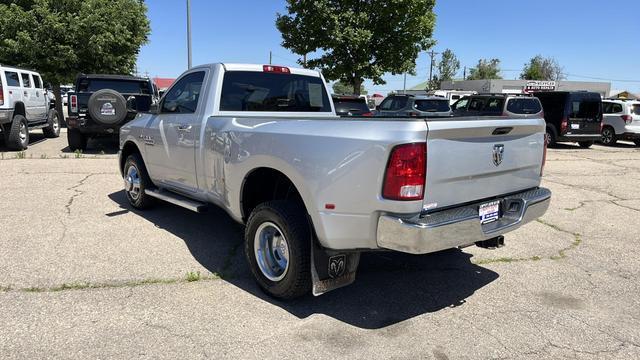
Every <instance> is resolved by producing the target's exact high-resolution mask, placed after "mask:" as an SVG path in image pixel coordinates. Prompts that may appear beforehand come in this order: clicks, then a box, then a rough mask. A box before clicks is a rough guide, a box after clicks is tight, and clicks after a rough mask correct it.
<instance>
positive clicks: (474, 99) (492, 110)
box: [451, 94, 542, 117]
mask: <svg viewBox="0 0 640 360" xmlns="http://www.w3.org/2000/svg"><path fill="white" fill-rule="evenodd" d="M451 109H452V110H453V114H454V115H456V116H509V117H542V105H541V104H540V101H539V100H538V99H536V98H534V97H532V96H531V95H527V94H477V95H470V96H465V97H463V98H462V99H460V100H458V101H456V102H455V103H454V104H453V105H452V106H451Z"/></svg>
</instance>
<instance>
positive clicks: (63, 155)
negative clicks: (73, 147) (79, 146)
mask: <svg viewBox="0 0 640 360" xmlns="http://www.w3.org/2000/svg"><path fill="white" fill-rule="evenodd" d="M60 158H61V159H68V158H69V155H67V154H60Z"/></svg>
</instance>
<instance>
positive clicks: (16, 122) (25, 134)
mask: <svg viewBox="0 0 640 360" xmlns="http://www.w3.org/2000/svg"><path fill="white" fill-rule="evenodd" d="M4 141H5V144H6V145H7V147H8V148H9V149H10V150H25V149H26V148H27V146H29V126H28V125H27V119H26V118H25V117H24V116H22V115H16V116H14V117H13V122H11V124H7V125H6V126H5V128H4Z"/></svg>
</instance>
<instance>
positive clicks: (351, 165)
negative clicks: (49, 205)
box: [119, 64, 551, 299]
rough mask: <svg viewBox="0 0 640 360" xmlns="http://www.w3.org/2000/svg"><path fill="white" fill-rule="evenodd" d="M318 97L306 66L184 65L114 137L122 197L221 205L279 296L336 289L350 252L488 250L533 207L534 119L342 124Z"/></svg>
mask: <svg viewBox="0 0 640 360" xmlns="http://www.w3.org/2000/svg"><path fill="white" fill-rule="evenodd" d="M328 94H329V92H328V89H327V86H326V83H325V82H324V78H323V77H322V74H321V73H319V72H318V71H313V70H309V69H295V68H286V67H280V66H273V65H246V64H242V65H239V64H210V65H202V66H196V67H194V68H191V69H189V70H188V71H187V72H185V73H184V74H183V75H182V76H180V77H179V78H178V79H177V81H176V82H175V83H174V84H173V85H172V86H171V88H170V89H169V90H168V91H167V93H166V94H165V96H164V97H163V98H162V100H161V101H160V104H159V109H158V110H154V111H152V112H151V113H150V114H142V115H140V116H138V117H137V118H136V119H135V120H133V121H131V122H129V123H127V124H126V125H124V127H122V129H121V131H120V152H119V156H120V163H119V164H120V171H121V173H122V174H123V178H124V186H125V194H126V198H127V199H128V201H129V203H130V204H131V206H133V207H134V208H137V209H145V208H148V207H149V206H151V205H152V204H153V203H154V201H156V200H158V199H160V200H163V201H167V202H170V203H173V204H175V205H179V206H182V207H185V208H187V209H190V210H193V211H196V212H198V211H202V210H204V209H205V208H206V207H207V206H209V204H213V205H216V206H220V207H222V208H223V209H225V210H226V212H227V213H228V214H229V215H230V216H231V217H232V218H233V219H235V220H236V221H238V222H239V223H242V224H245V225H246V226H245V246H244V249H245V254H246V257H247V260H248V263H249V266H250V268H251V271H252V274H253V276H254V278H255V279H256V281H257V283H258V284H259V286H260V287H261V288H262V289H263V290H264V291H266V292H267V293H268V294H269V295H271V296H274V297H278V298H285V299H288V298H294V297H297V296H301V295H304V294H306V293H308V292H309V291H310V290H311V291H312V292H313V294H314V295H319V294H322V293H324V292H327V291H329V290H332V289H335V288H338V287H341V286H345V285H348V284H350V283H351V282H353V281H354V279H355V272H356V269H357V267H358V263H359V259H360V252H362V251H366V250H381V249H382V250H394V251H401V252H406V253H412V254H426V253H431V252H436V251H440V250H445V249H449V248H455V247H459V246H464V245H471V244H474V243H476V242H478V241H488V243H487V242H483V243H481V244H482V245H487V244H501V243H502V242H503V237H502V235H503V234H504V233H506V232H509V231H512V230H515V229H517V228H519V227H520V226H521V225H523V224H525V223H528V222H530V221H532V220H534V219H536V218H538V217H539V216H541V215H543V214H544V213H545V211H546V210H547V208H548V206H549V201H550V196H551V193H550V191H549V190H547V189H544V188H541V187H539V186H540V181H541V175H542V170H543V167H544V159H545V151H546V146H545V138H544V133H545V131H544V129H545V123H544V121H543V119H542V118H526V119H525V118H508V117H501V118H499V120H497V119H496V118H495V117H486V118H477V119H469V120H468V121H456V120H455V119H452V120H449V119H448V118H438V119H430V118H407V117H395V118H375V119H374V118H371V119H365V118H360V119H358V120H357V121H353V120H352V119H349V118H341V117H338V116H336V114H335V112H334V106H333V104H332V102H331V97H330V96H329V95H328ZM394 98H395V97H394ZM404 98H405V99H407V100H408V99H409V98H408V97H404ZM443 101H444V103H445V104H447V105H448V101H447V100H446V99H444V100H443ZM500 129H502V130H504V129H507V130H508V131H507V130H504V131H499V132H498V131H496V130H500ZM427 149H428V150H427ZM399 281H400V280H399Z"/></svg>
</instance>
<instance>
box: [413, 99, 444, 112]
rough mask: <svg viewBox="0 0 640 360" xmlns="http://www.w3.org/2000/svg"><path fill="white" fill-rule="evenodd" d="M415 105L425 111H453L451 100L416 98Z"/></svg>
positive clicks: (417, 108)
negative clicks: (450, 104)
mask: <svg viewBox="0 0 640 360" xmlns="http://www.w3.org/2000/svg"><path fill="white" fill-rule="evenodd" d="M413 107H414V108H415V109H416V110H419V111H424V112H448V111H451V107H450V106H449V100H446V99H444V100H416V101H415V103H414V105H413Z"/></svg>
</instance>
